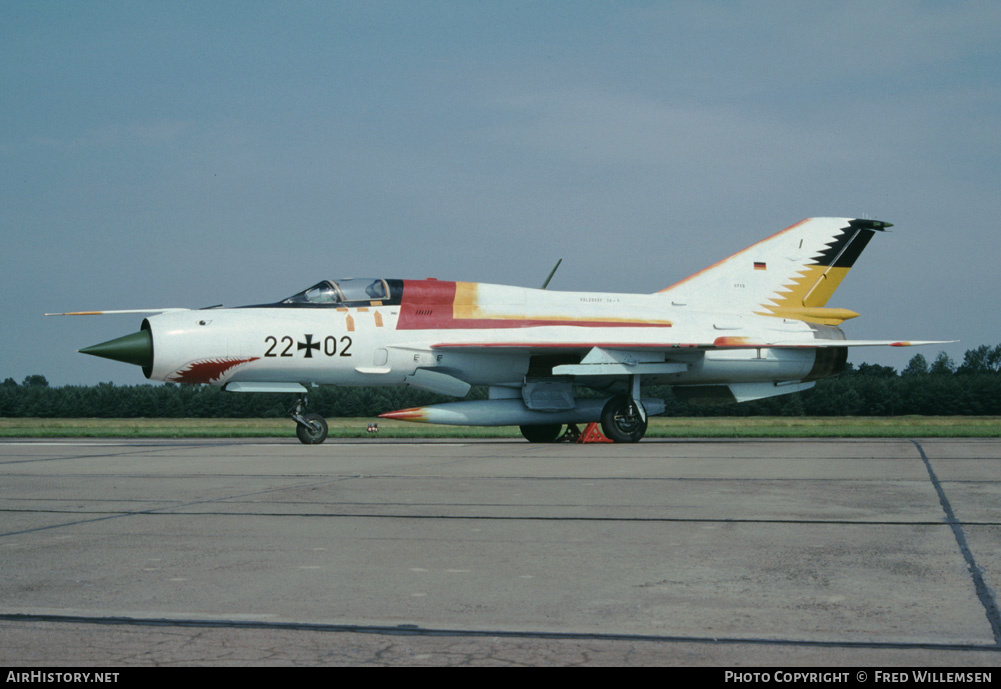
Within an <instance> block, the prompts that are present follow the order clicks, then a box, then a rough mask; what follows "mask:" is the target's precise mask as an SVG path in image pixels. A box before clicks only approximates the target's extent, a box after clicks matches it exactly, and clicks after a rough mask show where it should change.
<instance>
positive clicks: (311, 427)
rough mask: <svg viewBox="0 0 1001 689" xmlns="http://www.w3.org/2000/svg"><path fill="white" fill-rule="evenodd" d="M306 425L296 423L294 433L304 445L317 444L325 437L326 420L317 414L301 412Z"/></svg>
mask: <svg viewBox="0 0 1001 689" xmlns="http://www.w3.org/2000/svg"><path fill="white" fill-rule="evenodd" d="M302 418H304V419H306V421H307V422H308V425H303V424H296V426H295V434H296V435H297V436H299V442H301V443H303V444H304V445H319V444H320V443H322V442H323V441H324V440H326V439H327V421H326V419H324V418H323V417H322V416H320V415H319V414H303V415H302Z"/></svg>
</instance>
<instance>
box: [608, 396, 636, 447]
mask: <svg viewBox="0 0 1001 689" xmlns="http://www.w3.org/2000/svg"><path fill="white" fill-rule="evenodd" d="M646 424H647V421H646V414H644V413H643V411H642V410H641V409H640V407H639V402H637V401H636V400H634V399H632V398H630V397H626V396H625V395H621V396H619V397H613V398H612V399H610V400H608V402H607V403H606V404H605V408H604V409H602V411H601V430H602V432H603V433H604V434H605V435H606V436H607V437H608V438H610V439H612V440H614V441H615V442H617V443H635V442H639V440H640V438H642V437H643V435H644V434H645V433H646Z"/></svg>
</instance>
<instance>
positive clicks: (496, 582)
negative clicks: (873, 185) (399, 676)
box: [0, 439, 1001, 668]
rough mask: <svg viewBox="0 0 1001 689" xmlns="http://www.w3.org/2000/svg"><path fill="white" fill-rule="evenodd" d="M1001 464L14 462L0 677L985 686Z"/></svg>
mask: <svg viewBox="0 0 1001 689" xmlns="http://www.w3.org/2000/svg"><path fill="white" fill-rule="evenodd" d="M999 507H1001V440H999V439H955V440H943V439H915V440H897V439H893V440H725V441H691V440H670V441H658V440H645V441H643V442H641V443H638V444H635V445H587V446H577V445H535V444H529V443H526V442H518V441H468V442H467V441H461V442H416V443H415V442H405V441H390V440H379V439H371V440H370V439H365V440H361V441H353V442H338V441H333V440H330V441H327V442H326V443H325V444H323V445H320V446H309V447H307V446H303V445H300V444H299V443H298V442H296V441H295V440H294V439H289V440H282V441H257V440H254V441H243V440H201V441H200V440H176V441H175V440H93V441H90V440H58V441H35V440H25V441H16V440H11V441H2V442H0V567H2V576H0V663H2V664H3V665H5V666H33V667H34V666H58V665H94V666H138V665H162V666H163V665H715V666H719V667H727V668H736V667H738V666H783V667H788V666H804V665H819V666H841V667H855V666H886V667H890V666H901V665H904V666H907V665H917V666H943V665H948V666H957V667H993V666H995V665H998V664H999V661H1001V615H999V611H998V601H997V595H996V593H995V592H996V591H997V590H998V585H999V575H1001V511H999Z"/></svg>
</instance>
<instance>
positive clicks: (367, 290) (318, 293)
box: [282, 278, 390, 306]
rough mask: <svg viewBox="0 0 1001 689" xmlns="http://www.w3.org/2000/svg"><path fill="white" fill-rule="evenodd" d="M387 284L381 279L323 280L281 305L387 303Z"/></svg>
mask: <svg viewBox="0 0 1001 689" xmlns="http://www.w3.org/2000/svg"><path fill="white" fill-rule="evenodd" d="M389 298H390V295H389V284H388V283H387V282H386V281H385V280H383V279H382V278H345V279H343V280H337V281H336V282H334V281H333V280H324V281H323V282H318V283H316V284H315V285H313V286H312V287H310V288H309V289H305V290H303V291H302V292H299V293H298V294H294V295H292V296H291V297H289V298H288V299H286V300H284V301H283V302H282V304H299V305H310V306H341V305H347V304H357V303H359V302H361V303H364V304H371V303H372V302H385V301H389Z"/></svg>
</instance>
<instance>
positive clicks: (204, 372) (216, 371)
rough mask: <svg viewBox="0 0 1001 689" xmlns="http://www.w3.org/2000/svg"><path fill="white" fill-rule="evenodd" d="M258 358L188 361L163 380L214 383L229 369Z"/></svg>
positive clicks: (216, 358)
mask: <svg viewBox="0 0 1001 689" xmlns="http://www.w3.org/2000/svg"><path fill="white" fill-rule="evenodd" d="M259 358H260V357H256V356H253V357H215V358H212V359H198V360H197V361H190V362H188V363H187V364H185V365H184V366H182V367H181V368H179V369H177V370H176V371H174V372H173V373H171V374H170V375H169V376H167V377H166V378H165V380H168V381H170V382H172V383H216V382H218V381H219V380H221V379H222V378H223V377H224V376H225V375H226V374H227V373H229V371H230V369H233V368H235V367H237V366H242V365H243V364H247V363H250V362H251V361H257V360H258V359H259Z"/></svg>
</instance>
